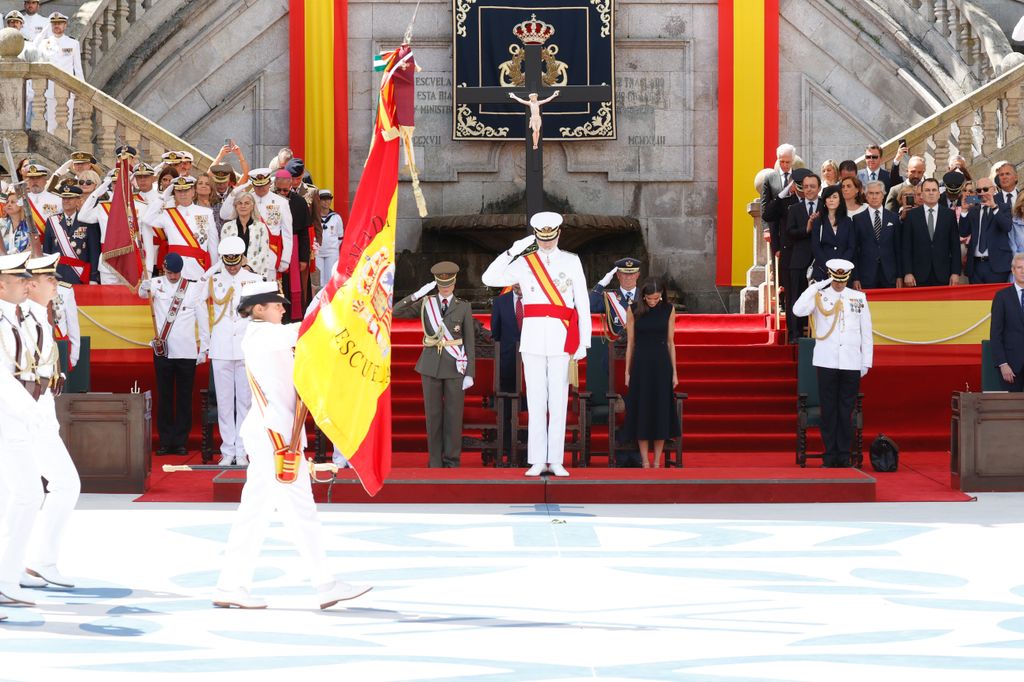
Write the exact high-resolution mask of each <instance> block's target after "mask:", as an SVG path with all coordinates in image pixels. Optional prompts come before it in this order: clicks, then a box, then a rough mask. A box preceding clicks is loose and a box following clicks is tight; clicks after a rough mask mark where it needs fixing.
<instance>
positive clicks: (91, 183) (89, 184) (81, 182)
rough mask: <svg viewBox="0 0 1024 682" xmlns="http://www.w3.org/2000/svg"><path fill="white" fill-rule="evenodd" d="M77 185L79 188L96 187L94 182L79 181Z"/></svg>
mask: <svg viewBox="0 0 1024 682" xmlns="http://www.w3.org/2000/svg"><path fill="white" fill-rule="evenodd" d="M75 184H76V185H78V186H79V187H89V186H92V185H95V184H96V183H95V182H93V181H92V180H79V181H78V182H76V183H75Z"/></svg>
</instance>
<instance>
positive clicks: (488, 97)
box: [455, 19, 612, 220]
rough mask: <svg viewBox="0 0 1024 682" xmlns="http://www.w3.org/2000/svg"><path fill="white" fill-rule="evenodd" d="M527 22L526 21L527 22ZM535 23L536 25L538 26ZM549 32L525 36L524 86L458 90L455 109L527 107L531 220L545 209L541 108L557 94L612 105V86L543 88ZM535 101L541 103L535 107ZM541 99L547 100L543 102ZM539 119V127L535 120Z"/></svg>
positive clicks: (567, 99)
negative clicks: (510, 102) (510, 103)
mask: <svg viewBox="0 0 1024 682" xmlns="http://www.w3.org/2000/svg"><path fill="white" fill-rule="evenodd" d="M533 21H534V22H536V24H541V22H537V21H536V19H534V20H533ZM524 23H527V22H524ZM536 24H535V25H536ZM544 26H547V27H548V28H549V29H550V31H549V32H548V33H547V34H546V35H543V36H537V37H536V38H534V36H532V35H531V36H526V37H522V38H521V39H522V40H523V48H524V51H525V52H526V59H525V64H524V68H523V75H524V77H525V82H524V83H523V85H522V87H515V88H507V87H501V86H487V87H479V88H470V87H461V86H460V87H457V88H455V106H456V107H458V105H460V104H507V103H508V100H509V98H510V97H512V99H515V100H516V101H518V102H521V103H522V104H525V105H526V109H525V111H524V114H525V115H526V117H527V120H526V129H527V130H532V131H533V136H532V139H531V137H530V135H523V138H524V140H525V142H526V215H527V220H529V217H530V216H532V215H534V214H536V213H540V212H541V211H543V210H544V165H543V161H544V144H543V142H544V139H543V138H544V136H543V135H542V134H541V131H540V128H541V118H540V105H541V104H544V103H546V102H550V101H551V99H552V98H553V97H555V96H556V95H557V97H558V101H559V102H593V103H598V102H610V101H611V99H612V87H611V86H610V85H607V84H601V85H563V86H560V87H559V88H558V89H557V90H556V89H554V88H550V87H548V86H546V85H544V80H543V75H544V62H543V56H542V54H541V51H542V49H543V47H544V41H545V40H547V38H548V36H549V35H550V33H553V32H554V29H553V27H550V26H548V25H546V24H544ZM532 98H536V99H537V100H538V101H537V102H536V105H534V103H533V101H532ZM540 98H544V99H543V100H541V99H540ZM535 119H536V127H534V125H533V124H534V120H535Z"/></svg>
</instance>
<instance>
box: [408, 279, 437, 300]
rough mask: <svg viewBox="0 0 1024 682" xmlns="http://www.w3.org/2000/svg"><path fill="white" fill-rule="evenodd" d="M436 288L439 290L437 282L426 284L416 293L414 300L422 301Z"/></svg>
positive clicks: (413, 296)
mask: <svg viewBox="0 0 1024 682" xmlns="http://www.w3.org/2000/svg"><path fill="white" fill-rule="evenodd" d="M435 288H437V282H436V281H433V280H431V281H430V282H428V283H427V284H424V285H423V286H421V287H420V288H419V289H417V290H416V293H414V294H413V295H412V300H414V301H418V300H420V299H421V298H423V297H424V296H426V295H427V294H429V293H430V292H431V291H433V290H434V289H435Z"/></svg>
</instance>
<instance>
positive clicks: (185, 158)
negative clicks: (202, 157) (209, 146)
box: [178, 152, 195, 161]
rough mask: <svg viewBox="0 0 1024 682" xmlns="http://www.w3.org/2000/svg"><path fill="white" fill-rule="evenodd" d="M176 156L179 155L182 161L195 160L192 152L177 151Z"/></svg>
mask: <svg viewBox="0 0 1024 682" xmlns="http://www.w3.org/2000/svg"><path fill="white" fill-rule="evenodd" d="M178 156H180V157H181V159H182V160H183V161H195V157H193V156H192V152H178Z"/></svg>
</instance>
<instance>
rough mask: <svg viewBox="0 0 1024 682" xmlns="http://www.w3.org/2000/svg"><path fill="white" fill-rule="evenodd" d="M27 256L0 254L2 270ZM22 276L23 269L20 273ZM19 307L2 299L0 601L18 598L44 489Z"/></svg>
mask: <svg viewBox="0 0 1024 682" xmlns="http://www.w3.org/2000/svg"><path fill="white" fill-rule="evenodd" d="M27 257H28V254H27V253H20V254H12V255H10V256H0V272H5V273H11V272H12V271H13V270H16V269H17V266H16V265H15V261H18V260H19V259H20V262H21V263H24V261H25V260H27ZM22 272H24V270H22ZM20 315H21V313H20V310H19V308H18V306H17V305H16V304H14V303H10V302H8V301H4V300H0V500H3V502H4V504H3V509H2V511H0V537H5V538H6V540H7V542H6V543H4V544H3V545H2V546H0V550H2V552H3V554H0V594H2V595H3V596H2V597H0V602H2V601H4V600H5V599H4V598H5V597H6V598H9V599H10V598H17V595H18V594H19V593H20V592H21V589H20V587H19V584H18V583H19V581H20V579H21V576H22V573H23V572H24V570H25V558H26V556H27V555H28V548H29V541H30V539H31V534H32V528H33V526H34V525H35V520H36V517H37V515H38V514H39V508H40V506H41V505H42V503H43V486H42V482H41V481H40V472H39V467H38V463H37V461H36V458H35V457H31V456H29V454H28V453H30V452H32V442H33V441H34V440H35V439H36V437H37V436H38V434H39V432H40V422H41V421H42V412H41V410H40V409H39V406H38V404H37V403H36V400H35V398H34V397H33V396H32V394H31V393H29V391H28V390H26V388H25V386H24V385H23V384H22V382H23V381H32V379H33V378H34V376H35V375H34V374H33V373H32V370H31V367H32V356H31V350H30V348H29V345H28V342H27V341H26V339H25V338H24V335H23V332H22V330H21V323H20V321H19V317H20Z"/></svg>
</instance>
